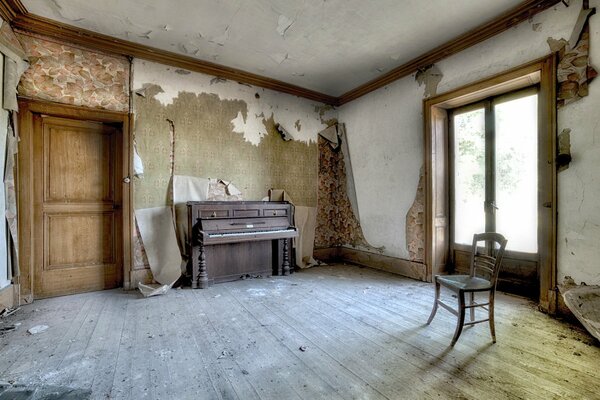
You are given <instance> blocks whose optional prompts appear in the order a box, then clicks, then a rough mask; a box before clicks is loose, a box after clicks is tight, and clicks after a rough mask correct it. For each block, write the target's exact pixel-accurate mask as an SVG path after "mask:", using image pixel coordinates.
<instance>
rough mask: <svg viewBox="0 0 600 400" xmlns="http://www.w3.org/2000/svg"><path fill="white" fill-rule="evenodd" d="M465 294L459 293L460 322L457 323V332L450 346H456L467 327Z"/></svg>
mask: <svg viewBox="0 0 600 400" xmlns="http://www.w3.org/2000/svg"><path fill="white" fill-rule="evenodd" d="M465 310H466V308H465V293H464V292H459V293H458V321H457V322H456V331H454V337H453V338H452V343H451V344H450V346H454V344H455V343H456V341H457V340H458V338H459V336H460V334H461V332H462V329H463V326H464V325H465Z"/></svg>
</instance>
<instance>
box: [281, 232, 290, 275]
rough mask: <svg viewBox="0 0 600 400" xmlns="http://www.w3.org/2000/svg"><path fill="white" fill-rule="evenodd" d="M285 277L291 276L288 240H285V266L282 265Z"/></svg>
mask: <svg viewBox="0 0 600 400" xmlns="http://www.w3.org/2000/svg"><path fill="white" fill-rule="evenodd" d="M281 269H282V270H283V275H289V274H290V252H289V250H288V239H283V264H282V265H281Z"/></svg>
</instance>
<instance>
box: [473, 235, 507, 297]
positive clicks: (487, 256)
mask: <svg viewBox="0 0 600 400" xmlns="http://www.w3.org/2000/svg"><path fill="white" fill-rule="evenodd" d="M481 242H483V246H478V244H479V243H481ZM506 242H507V240H506V239H505V238H504V236H502V235H501V234H499V233H495V232H487V233H476V234H475V235H473V247H472V249H471V269H470V272H469V275H470V276H481V275H486V278H487V279H489V281H490V282H491V283H492V285H494V286H496V280H497V279H498V273H499V272H500V266H501V265H502V257H504V249H505V248H506ZM482 272H483V274H481V273H482Z"/></svg>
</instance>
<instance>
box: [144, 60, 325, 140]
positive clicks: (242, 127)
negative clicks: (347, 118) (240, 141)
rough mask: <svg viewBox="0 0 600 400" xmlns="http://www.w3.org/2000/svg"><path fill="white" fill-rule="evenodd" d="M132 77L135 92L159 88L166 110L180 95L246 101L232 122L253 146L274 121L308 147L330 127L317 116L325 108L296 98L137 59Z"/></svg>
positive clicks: (157, 96)
mask: <svg viewBox="0 0 600 400" xmlns="http://www.w3.org/2000/svg"><path fill="white" fill-rule="evenodd" d="M133 75H134V89H135V90H138V89H141V88H143V86H144V85H145V84H156V85H159V86H160V87H161V89H162V91H161V92H159V93H157V94H156V100H158V101H159V102H160V103H161V104H162V105H164V106H167V105H169V104H171V103H173V101H174V99H175V98H176V97H177V96H179V93H181V92H190V93H207V94H215V95H217V96H218V98H219V99H220V100H234V101H237V100H241V101H243V102H244V103H246V109H245V110H239V111H238V113H236V114H235V115H234V116H233V118H232V119H231V122H232V124H233V132H236V133H239V134H240V135H242V136H243V137H244V139H245V140H246V141H248V142H250V143H252V144H254V145H258V144H259V143H260V141H261V139H262V138H263V137H264V136H265V135H266V134H267V128H266V127H265V125H264V122H263V121H264V119H269V118H271V117H273V118H274V121H275V122H276V123H279V124H281V125H282V126H283V127H284V128H285V130H286V131H288V132H289V133H290V134H291V135H292V137H293V138H294V139H295V140H297V141H301V142H305V143H309V142H314V143H316V140H317V132H320V131H321V130H322V129H323V128H326V127H327V126H326V125H324V124H323V122H321V118H320V116H319V114H318V113H317V112H315V107H320V106H321V105H322V104H321V103H315V102H312V101H310V100H305V99H302V98H299V97H296V96H291V95H287V94H283V93H278V92H275V91H272V90H268V89H263V88H258V87H254V86H250V85H246V84H240V83H237V82H233V81H228V80H225V79H222V78H218V77H213V76H210V75H205V74H200V73H196V72H190V71H186V70H182V69H177V68H173V67H168V66H165V65H162V64H158V63H154V62H149V61H143V60H137V59H136V60H135V61H134V74H133ZM297 121H299V122H298V123H297Z"/></svg>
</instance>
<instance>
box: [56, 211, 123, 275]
mask: <svg viewBox="0 0 600 400" xmlns="http://www.w3.org/2000/svg"><path fill="white" fill-rule="evenodd" d="M114 231H115V229H114V215H113V213H81V214H79V215H75V214H54V213H52V214H50V213H46V218H45V226H44V232H46V233H47V235H46V238H47V240H46V243H47V244H46V246H45V249H44V254H45V255H46V257H44V270H48V269H56V268H72V267H85V266H88V265H99V266H104V267H108V268H110V266H111V265H113V264H114V263H115V259H116V255H115V246H114V236H115V234H114Z"/></svg>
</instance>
